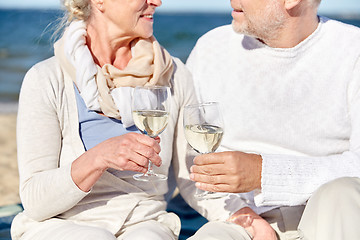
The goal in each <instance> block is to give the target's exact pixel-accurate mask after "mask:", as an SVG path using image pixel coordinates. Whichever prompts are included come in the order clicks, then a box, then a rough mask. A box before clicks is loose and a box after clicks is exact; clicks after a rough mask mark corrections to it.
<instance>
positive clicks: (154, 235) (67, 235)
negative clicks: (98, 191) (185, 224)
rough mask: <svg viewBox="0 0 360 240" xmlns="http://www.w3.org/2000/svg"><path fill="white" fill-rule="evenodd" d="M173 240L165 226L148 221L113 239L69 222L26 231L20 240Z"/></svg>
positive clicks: (99, 229) (92, 229)
mask: <svg viewBox="0 0 360 240" xmlns="http://www.w3.org/2000/svg"><path fill="white" fill-rule="evenodd" d="M52 239H53V240H116V239H121V240H144V239H149V240H175V239H177V236H174V234H173V232H172V231H171V230H170V228H168V227H167V226H165V225H163V224H161V223H159V222H157V221H155V220H150V221H146V222H141V223H138V224H135V225H132V226H130V227H127V228H126V229H125V230H124V231H123V232H121V234H120V236H118V237H115V236H114V235H113V234H112V233H110V232H109V231H107V230H105V229H102V228H97V227H91V226H84V225H78V224H75V223H72V222H69V221H62V222H59V221H56V222H48V223H46V224H45V225H44V226H43V227H42V229H41V231H38V230H37V231H34V232H32V231H28V232H26V233H25V234H24V235H23V236H22V237H21V240H52Z"/></svg>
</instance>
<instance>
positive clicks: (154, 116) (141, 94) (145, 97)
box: [132, 86, 171, 181]
mask: <svg viewBox="0 0 360 240" xmlns="http://www.w3.org/2000/svg"><path fill="white" fill-rule="evenodd" d="M170 105H171V92H170V88H169V87H166V86H152V87H136V88H135V89H134V93H133V100H132V116H133V119H134V123H135V126H136V127H137V129H139V131H140V132H141V133H142V134H146V135H148V136H149V137H151V138H155V137H157V136H158V135H159V134H160V133H162V132H163V131H164V130H165V128H166V126H167V124H168V118H169V114H170ZM133 177H134V179H135V180H139V181H163V180H167V176H166V175H163V174H157V173H155V172H154V171H153V169H152V162H151V161H149V165H148V171H147V172H146V173H144V174H142V173H140V174H135V175H134V176H133Z"/></svg>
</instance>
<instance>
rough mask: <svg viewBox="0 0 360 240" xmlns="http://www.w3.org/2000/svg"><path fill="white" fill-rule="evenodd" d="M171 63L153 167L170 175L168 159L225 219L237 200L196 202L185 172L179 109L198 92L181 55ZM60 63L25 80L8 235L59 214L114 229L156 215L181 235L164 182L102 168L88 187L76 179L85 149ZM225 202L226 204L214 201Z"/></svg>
mask: <svg viewBox="0 0 360 240" xmlns="http://www.w3.org/2000/svg"><path fill="white" fill-rule="evenodd" d="M174 62H175V64H176V70H175V73H174V77H173V80H172V87H173V88H172V94H173V98H172V110H171V118H170V119H169V123H168V126H167V128H166V130H165V131H164V132H163V133H162V134H161V136H160V137H161V149H162V150H161V153H160V156H161V158H162V166H161V167H160V168H156V170H155V171H156V172H159V173H163V174H165V175H168V171H169V167H170V164H171V159H172V158H173V159H174V160H173V163H174V166H175V172H176V175H177V176H178V178H177V182H178V183H179V188H180V192H181V194H182V195H183V197H184V198H185V199H186V200H187V201H188V202H190V204H191V205H192V206H193V207H194V208H196V209H197V210H198V211H199V212H200V213H202V214H203V215H204V216H205V217H207V218H208V219H209V220H225V219H226V218H227V217H228V216H229V215H230V214H231V213H232V212H233V211H235V210H237V209H239V208H240V207H241V206H242V205H241V204H238V201H239V199H237V200H236V201H230V202H229V203H226V204H225V199H222V200H217V203H219V201H220V202H221V205H219V204H211V201H206V202H204V203H198V202H197V201H196V200H195V199H194V198H193V192H194V191H195V189H194V183H193V182H191V181H190V180H189V171H188V167H190V166H191V164H192V158H188V159H187V160H188V162H187V163H186V162H185V154H186V147H187V143H186V141H185V139H184V134H183V126H182V108H183V106H185V105H187V104H190V103H194V102H195V101H196V96H195V91H194V88H193V84H192V78H191V75H190V73H189V72H188V70H187V69H186V68H185V66H184V64H183V63H181V61H180V60H178V59H174ZM65 69H69V68H66V67H65V68H64V66H61V65H60V63H59V61H58V59H57V58H56V57H52V58H50V59H48V60H45V61H43V62H41V63H39V64H37V65H35V66H34V67H32V68H31V69H30V70H29V72H28V73H27V74H26V76H25V79H24V81H23V85H22V88H21V94H20V100H19V109H18V120H17V144H18V163H19V173H20V197H21V201H22V204H23V206H24V209H25V210H24V212H22V213H20V214H18V215H17V216H16V217H15V219H14V221H13V224H12V229H11V231H12V238H13V239H14V240H16V239H19V238H20V237H21V235H22V234H23V233H24V232H26V231H28V230H29V229H32V231H37V229H39V231H40V230H41V226H42V223H44V222H47V221H64V220H67V221H73V222H76V223H80V224H86V225H90V226H97V227H101V228H105V229H107V230H109V231H110V232H112V233H114V234H115V233H116V232H118V231H119V230H120V229H121V228H122V227H123V226H125V227H126V225H128V224H134V223H137V222H139V221H144V220H148V219H159V218H161V219H162V220H161V221H162V222H164V224H166V225H168V226H169V228H170V229H172V230H173V231H174V233H175V234H178V233H179V231H180V221H179V219H178V217H176V216H175V214H172V213H166V212H165V209H166V202H165V201H164V194H166V193H167V192H168V185H167V182H159V183H156V186H154V185H153V184H152V183H146V182H139V181H135V180H133V179H132V177H130V178H126V179H121V178H118V177H116V176H114V175H113V174H111V173H110V172H108V171H106V172H105V173H104V174H103V176H102V177H101V178H100V179H99V180H98V182H97V183H96V184H95V185H94V187H93V188H92V190H91V191H90V192H89V193H85V192H83V191H81V190H80V189H79V188H78V187H77V186H76V185H75V184H74V182H73V180H72V178H71V173H70V171H71V164H72V162H73V161H74V160H75V159H76V158H77V157H79V156H80V155H81V154H83V153H84V151H85V150H84V146H83V143H82V141H81V138H80V136H79V121H78V112H77V105H76V99H75V92H74V85H73V79H74V72H71V71H70V72H67V71H66V70H65ZM173 149H174V151H173ZM231 202H234V203H235V204H230V203H231ZM240 202H241V201H240ZM229 204H230V205H231V207H227V208H226V209H225V208H219V206H225V205H229ZM129 216H131V217H129Z"/></svg>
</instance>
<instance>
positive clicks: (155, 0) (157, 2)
mask: <svg viewBox="0 0 360 240" xmlns="http://www.w3.org/2000/svg"><path fill="white" fill-rule="evenodd" d="M147 2H148V4H149V5H154V6H156V7H160V6H161V4H162V1H161V0H147Z"/></svg>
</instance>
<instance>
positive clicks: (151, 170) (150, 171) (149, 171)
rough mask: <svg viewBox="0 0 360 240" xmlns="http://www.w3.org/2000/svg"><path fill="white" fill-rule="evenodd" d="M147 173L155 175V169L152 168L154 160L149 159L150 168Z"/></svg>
mask: <svg viewBox="0 0 360 240" xmlns="http://www.w3.org/2000/svg"><path fill="white" fill-rule="evenodd" d="M146 174H147V175H154V171H153V168H152V162H151V161H150V160H149V164H148V170H147V172H146Z"/></svg>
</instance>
